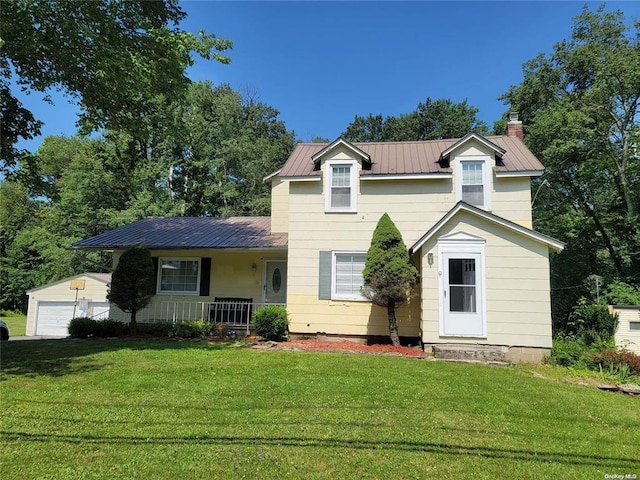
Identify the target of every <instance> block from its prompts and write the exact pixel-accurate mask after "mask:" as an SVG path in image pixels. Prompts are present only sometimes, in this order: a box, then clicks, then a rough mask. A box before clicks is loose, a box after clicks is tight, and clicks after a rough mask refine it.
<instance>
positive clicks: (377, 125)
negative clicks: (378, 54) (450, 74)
mask: <svg viewBox="0 0 640 480" xmlns="http://www.w3.org/2000/svg"><path fill="white" fill-rule="evenodd" d="M477 113H478V109H477V108H475V107H472V106H470V105H467V101H466V100H463V101H462V102H460V103H455V102H453V101H452V100H449V99H439V100H432V99H431V98H429V97H427V99H426V100H425V101H424V102H420V103H418V107H417V108H416V110H414V111H413V112H411V113H408V114H403V115H400V116H398V117H393V116H389V117H386V118H383V117H382V115H379V114H378V115H373V114H369V115H368V116H366V117H361V116H359V115H356V116H355V118H354V120H353V122H351V123H350V124H349V125H348V126H347V129H346V130H345V131H344V132H343V133H342V137H343V138H345V139H346V140H349V141H351V142H405V141H416V140H436V139H439V138H458V137H462V136H464V135H466V134H467V133H469V132H471V131H477V132H478V133H481V134H485V133H487V126H486V125H485V124H484V122H482V121H481V120H479V119H478V118H477V116H476V115H477Z"/></svg>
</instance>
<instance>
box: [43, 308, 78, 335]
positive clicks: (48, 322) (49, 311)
mask: <svg viewBox="0 0 640 480" xmlns="http://www.w3.org/2000/svg"><path fill="white" fill-rule="evenodd" d="M71 318H73V302H41V303H39V304H38V314H37V317H36V335H59V336H66V335H69V330H67V328H68V327H69V322H70V321H71Z"/></svg>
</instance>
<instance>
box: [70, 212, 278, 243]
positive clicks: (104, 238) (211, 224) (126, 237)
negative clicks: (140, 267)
mask: <svg viewBox="0 0 640 480" xmlns="http://www.w3.org/2000/svg"><path fill="white" fill-rule="evenodd" d="M134 245H144V246H145V247H147V248H150V249H190V248H252V249H270V248H286V247H287V234H286V233H273V234H272V233H271V218H270V217H229V218H218V217H149V218H144V219H142V220H138V221H137V222H133V223H130V224H128V225H124V226H123V227H120V228H116V229H114V230H109V231H107V232H104V233H101V234H99V235H96V236H94V237H90V238H87V239H84V240H80V241H79V242H76V243H74V244H73V247H74V248H82V249H100V250H112V249H122V248H128V247H132V246H134Z"/></svg>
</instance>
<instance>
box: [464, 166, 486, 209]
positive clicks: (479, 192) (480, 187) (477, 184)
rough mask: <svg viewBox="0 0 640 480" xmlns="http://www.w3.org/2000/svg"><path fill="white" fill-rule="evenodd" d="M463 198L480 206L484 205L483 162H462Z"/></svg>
mask: <svg viewBox="0 0 640 480" xmlns="http://www.w3.org/2000/svg"><path fill="white" fill-rule="evenodd" d="M462 200H463V201H465V202H467V203H470V204H471V205H476V206H479V207H481V206H482V205H484V179H483V175H482V162H462Z"/></svg>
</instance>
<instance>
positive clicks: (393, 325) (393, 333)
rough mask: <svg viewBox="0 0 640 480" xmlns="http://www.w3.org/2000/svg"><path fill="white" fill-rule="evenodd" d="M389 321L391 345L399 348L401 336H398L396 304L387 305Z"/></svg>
mask: <svg viewBox="0 0 640 480" xmlns="http://www.w3.org/2000/svg"><path fill="white" fill-rule="evenodd" d="M387 319H388V320H389V337H391V344H392V345H394V346H396V347H397V346H399V345H400V336H399V335H398V322H397V320H396V304H395V302H389V303H387Z"/></svg>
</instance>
